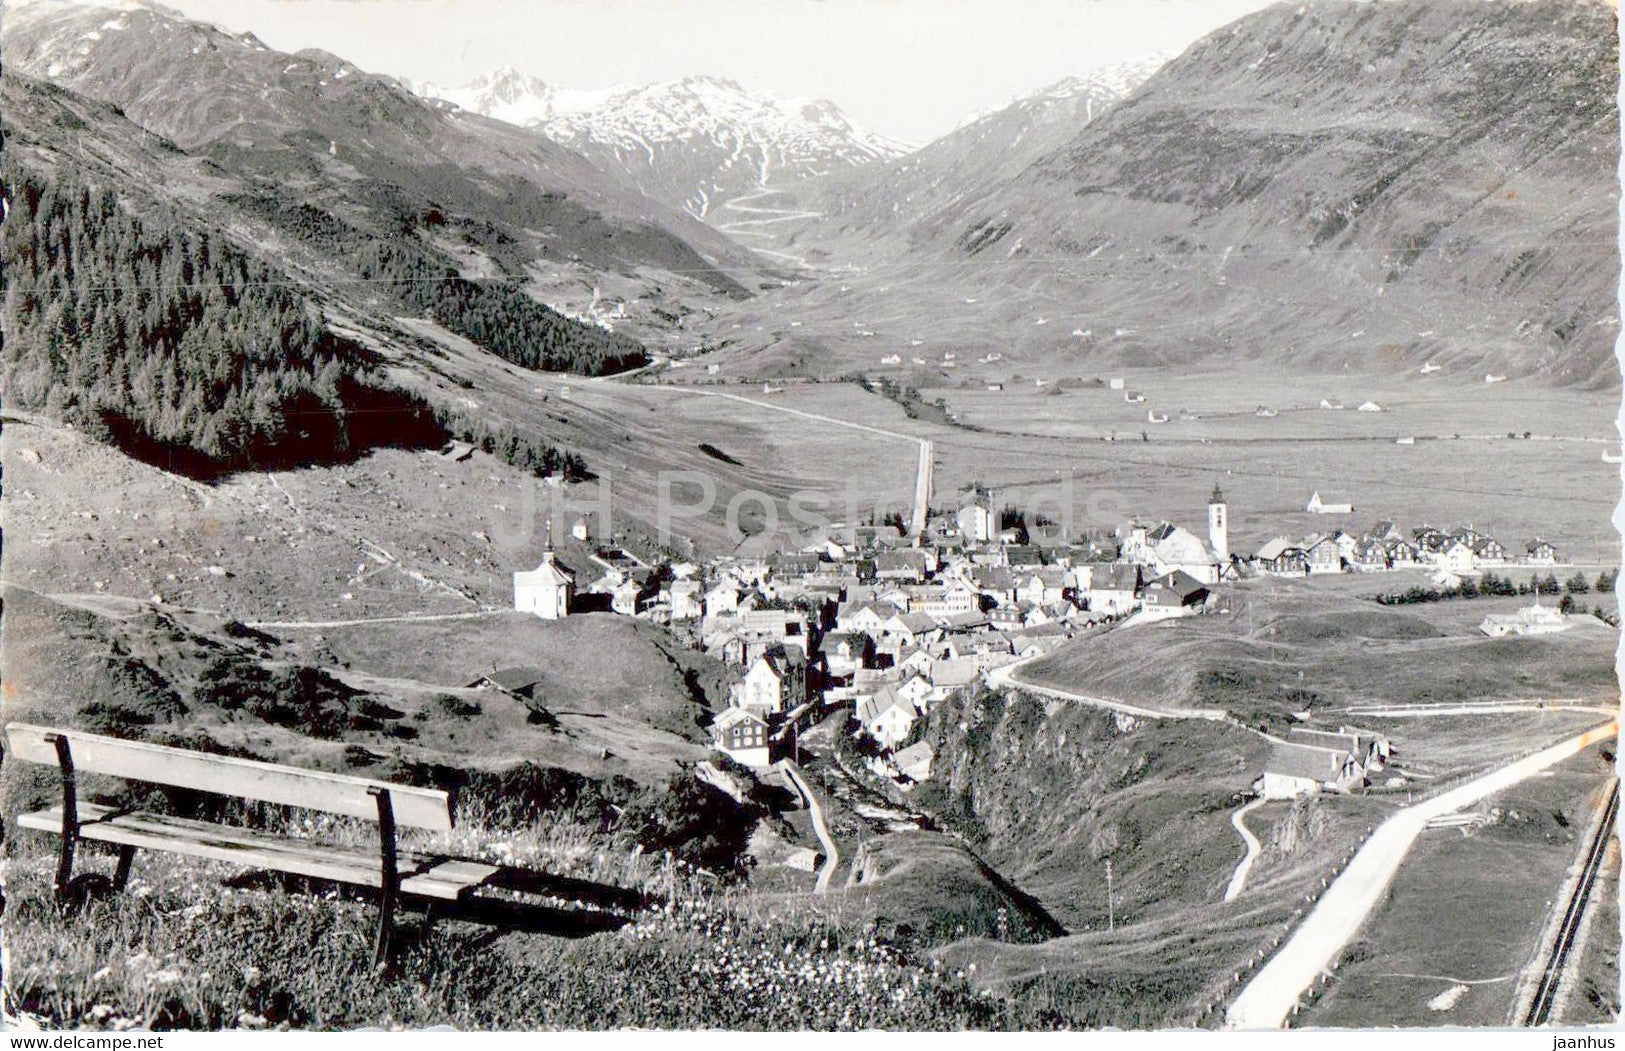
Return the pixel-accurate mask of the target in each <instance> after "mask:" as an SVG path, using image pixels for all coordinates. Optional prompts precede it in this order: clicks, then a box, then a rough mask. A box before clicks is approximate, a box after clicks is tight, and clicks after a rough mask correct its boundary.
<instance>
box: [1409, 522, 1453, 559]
mask: <svg viewBox="0 0 1625 1051" xmlns="http://www.w3.org/2000/svg"><path fill="white" fill-rule="evenodd" d="M1411 539H1413V540H1414V541H1415V542H1416V549H1417V551H1418V552H1419V553H1420V554H1421V555H1422V556H1424V557H1427V556H1432V555H1439V554H1443V553H1444V549H1445V548H1447V547H1449V546H1450V537H1449V536H1447V535H1445V533H1444V532H1443V531H1442V530H1438V529H1434V528H1433V527H1432V526H1422V527H1421V528H1420V529H1413V530H1411Z"/></svg>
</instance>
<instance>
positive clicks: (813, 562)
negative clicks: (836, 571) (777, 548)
mask: <svg viewBox="0 0 1625 1051" xmlns="http://www.w3.org/2000/svg"><path fill="white" fill-rule="evenodd" d="M823 561H824V560H823V559H822V558H820V557H819V556H818V554H817V553H815V552H807V551H794V552H779V553H777V554H775V555H773V556H772V557H771V558H769V559H768V565H769V566H770V567H772V570H773V576H774V578H775V579H777V580H792V579H798V578H800V577H804V576H806V575H807V574H808V573H815V572H817V571H818V567H819V566H821V565H822V564H823Z"/></svg>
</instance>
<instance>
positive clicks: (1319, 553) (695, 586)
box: [481, 486, 1613, 799]
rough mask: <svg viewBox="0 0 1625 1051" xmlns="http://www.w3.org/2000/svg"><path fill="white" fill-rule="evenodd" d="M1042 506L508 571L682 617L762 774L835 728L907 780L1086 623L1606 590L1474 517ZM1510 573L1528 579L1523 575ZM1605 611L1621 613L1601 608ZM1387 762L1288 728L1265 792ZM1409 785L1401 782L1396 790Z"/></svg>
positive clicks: (1326, 781) (1319, 734)
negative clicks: (911, 525)
mask: <svg viewBox="0 0 1625 1051" xmlns="http://www.w3.org/2000/svg"><path fill="white" fill-rule="evenodd" d="M1303 513H1304V515H1305V521H1306V524H1312V523H1314V522H1316V521H1319V520H1323V519H1325V518H1328V517H1331V518H1334V519H1335V520H1336V521H1338V522H1351V521H1352V520H1353V517H1354V513H1355V509H1354V507H1353V505H1352V504H1350V503H1349V502H1347V501H1337V500H1333V501H1328V500H1326V499H1324V498H1323V497H1322V494H1321V493H1320V492H1318V491H1316V492H1314V493H1313V494H1312V495H1311V496H1310V497H1309V499H1308V500H1307V502H1306V503H1305V505H1304V511H1303ZM1025 517H1026V516H1025V515H1024V514H1023V512H1021V511H1020V510H1018V509H1017V508H1015V507H1013V506H1005V507H1000V506H998V504H997V503H996V500H995V494H994V493H993V492H991V491H989V490H987V489H985V488H982V487H980V486H973V487H971V492H970V494H969V496H968V498H967V499H966V501H965V502H964V504H963V506H961V507H960V508H958V509H957V510H956V511H953V512H951V513H950V512H934V513H928V514H926V515H925V516H924V529H923V530H922V532H921V533H920V534H919V535H917V536H912V537H911V536H908V535H906V534H907V530H906V528H905V527H904V526H903V524H902V522H901V518H898V519H897V520H896V523H895V524H882V525H876V524H872V523H870V524H864V525H857V526H852V527H849V528H843V527H841V526H840V525H836V526H832V527H831V528H829V529H827V530H825V531H824V533H825V535H823V536H820V537H818V538H817V539H814V540H812V541H811V542H808V543H802V544H799V545H795V546H794V549H792V550H782V551H778V552H773V553H769V554H765V555H762V556H759V557H748V558H746V557H732V556H730V557H722V558H717V559H714V560H711V561H708V562H705V563H704V564H700V563H697V562H693V561H687V560H674V561H667V562H656V563H654V564H650V563H648V562H645V561H643V560H640V559H639V558H638V557H636V556H635V555H633V554H631V553H629V552H628V551H626V550H624V549H622V548H619V547H614V546H604V545H598V544H595V543H594V542H593V539H594V538H593V536H592V534H591V530H590V529H589V525H588V523H589V519H588V518H586V517H582V518H578V519H577V520H576V521H575V523H574V525H573V527H572V529H571V535H572V539H573V540H575V541H577V542H579V543H581V544H583V545H584V546H583V550H584V551H588V552H590V554H589V556H588V557H589V561H590V564H591V566H592V571H596V572H598V573H599V575H598V576H597V577H596V578H592V577H591V572H592V571H589V572H587V573H581V574H578V573H576V572H574V571H572V570H570V569H569V568H566V567H565V566H564V565H563V564H562V563H561V562H560V561H559V560H558V558H557V557H556V554H555V552H554V549H553V544H552V540H551V532H549V534H548V540H547V547H546V551H545V553H544V554H543V557H542V562H541V564H540V565H538V566H537V567H536V568H535V569H534V570H529V571H519V572H515V573H514V575H513V588H514V608H515V609H516V610H519V611H521V612H528V613H533V614H535V615H536V616H537V617H540V618H542V619H544V620H557V619H560V618H563V617H566V616H569V615H570V614H571V612H572V611H575V612H580V611H584V610H599V611H606V610H607V611H610V612H613V613H615V614H619V615H622V616H626V617H634V618H639V619H645V620H649V621H652V622H654V623H658V624H661V625H663V626H666V627H668V628H670V629H671V630H672V631H673V632H674V633H675V634H676V635H677V636H678V637H679V638H682V639H684V640H685V641H686V642H687V643H688V644H689V645H691V646H692V647H694V648H696V649H699V650H703V651H704V652H705V653H706V654H708V655H710V656H713V657H716V658H718V659H720V660H721V661H722V662H724V663H725V664H726V665H727V667H728V668H730V669H731V670H732V673H733V676H734V680H735V681H733V682H732V683H731V685H730V686H729V687H728V703H727V707H725V708H724V709H722V710H721V711H719V712H717V713H716V714H715V716H714V719H713V721H712V723H711V725H710V728H709V732H710V735H711V740H712V744H713V747H714V748H715V750H716V751H717V752H718V753H720V754H721V755H724V756H726V757H728V758H729V759H731V760H733V761H734V762H737V763H739V764H741V765H742V766H744V767H747V768H750V769H752V770H755V771H757V772H763V773H765V772H767V771H770V770H772V769H773V768H775V767H777V766H779V765H781V764H783V763H784V762H785V761H786V760H789V761H791V762H793V761H794V758H795V757H796V756H798V755H799V745H800V735H801V734H802V733H803V732H804V731H807V730H810V729H812V728H813V727H814V726H816V725H819V724H825V725H826V726H828V727H829V728H830V732H831V733H833V734H837V735H846V736H848V737H849V738H850V739H851V745H854V746H856V747H858V748H861V749H862V750H863V751H864V755H865V758H866V763H867V766H868V768H869V770H870V772H871V773H872V774H873V775H875V776H876V777H878V778H882V779H885V780H886V781H888V782H890V783H892V784H894V785H896V786H897V787H898V788H899V789H900V790H902V791H905V792H906V791H907V790H908V788H909V786H910V785H912V784H915V783H919V782H923V781H926V780H927V779H929V778H930V776H931V770H932V761H933V759H934V758H935V756H934V755H933V752H932V748H931V745H930V744H929V743H928V742H926V741H923V740H919V739H918V737H919V734H918V733H917V727H918V726H919V725H920V723H921V720H922V719H923V718H924V717H925V716H927V715H928V714H929V713H930V712H931V711H932V710H933V708H935V707H936V706H937V705H939V704H941V703H942V702H944V701H945V700H947V699H948V698H950V697H952V696H955V695H956V694H962V693H963V692H965V691H968V690H973V689H976V688H981V687H987V686H989V685H990V684H991V685H1012V684H1015V685H1020V684H1018V683H1014V681H1013V680H1012V674H1013V673H1014V672H1015V671H1016V669H1018V668H1019V667H1020V666H1022V665H1024V664H1027V663H1030V662H1032V661H1034V660H1037V659H1039V658H1041V657H1043V656H1044V655H1045V654H1047V653H1050V652H1051V651H1053V650H1054V649H1056V648H1057V647H1058V646H1060V645H1062V644H1063V643H1065V642H1067V641H1069V640H1071V639H1074V638H1076V637H1079V636H1081V635H1085V634H1098V633H1105V632H1113V631H1118V632H1123V631H1133V630H1136V629H1139V630H1145V629H1144V628H1143V627H1141V626H1144V625H1150V624H1154V623H1157V622H1162V621H1167V620H1169V619H1171V618H1183V617H1195V616H1226V615H1231V610H1230V609H1229V607H1228V605H1227V602H1226V596H1227V589H1228V588H1229V587H1230V586H1231V585H1234V584H1237V583H1239V582H1241V581H1246V580H1258V579H1268V578H1271V577H1277V578H1294V579H1296V578H1316V577H1321V576H1323V575H1326V574H1355V575H1368V579H1370V581H1371V582H1372V584H1373V585H1374V587H1375V586H1376V585H1379V584H1381V583H1383V582H1388V583H1389V584H1391V583H1392V581H1393V580H1394V579H1404V580H1405V581H1406V582H1407V583H1408V584H1409V585H1410V594H1409V595H1406V594H1405V593H1404V592H1403V591H1399V590H1396V591H1392V592H1390V593H1383V594H1377V593H1373V594H1372V595H1371V596H1370V597H1371V598H1372V599H1373V600H1375V601H1378V602H1387V603H1402V602H1406V601H1413V602H1414V601H1428V600H1430V599H1432V600H1437V599H1439V598H1441V597H1456V596H1462V595H1468V596H1476V595H1477V594H1478V593H1479V591H1480V589H1482V593H1483V594H1484V595H1486V596H1489V595H1502V594H1505V595H1527V596H1530V602H1529V604H1528V605H1527V606H1524V607H1521V608H1519V609H1517V610H1516V611H1514V612H1511V613H1492V614H1489V615H1487V616H1486V617H1485V618H1484V619H1483V621H1482V623H1481V624H1480V626H1479V630H1480V631H1482V632H1483V633H1484V634H1485V635H1487V636H1491V637H1503V636H1508V635H1538V634H1548V633H1554V632H1560V631H1563V630H1565V629H1566V628H1567V627H1568V626H1569V619H1570V617H1571V616H1572V615H1579V614H1585V615H1590V614H1587V613H1586V611H1585V610H1584V609H1583V608H1578V609H1575V600H1574V597H1573V594H1571V592H1574V593H1584V592H1585V591H1587V590H1589V589H1590V586H1591V584H1590V582H1589V581H1588V579H1587V578H1586V577H1585V575H1584V574H1583V573H1581V574H1578V575H1577V577H1576V578H1574V579H1573V580H1570V581H1568V582H1566V583H1559V581H1558V580H1557V578H1556V577H1555V576H1554V575H1553V574H1554V572H1555V570H1556V568H1557V567H1559V566H1560V565H1562V564H1563V561H1564V560H1563V557H1562V555H1561V553H1560V552H1559V551H1558V550H1557V549H1556V547H1555V546H1554V545H1552V544H1551V543H1549V542H1547V541H1544V540H1542V539H1540V538H1538V537H1536V538H1534V539H1531V540H1529V541H1528V542H1527V543H1514V544H1511V545H1508V544H1503V543H1501V542H1500V541H1498V540H1497V539H1496V538H1494V537H1492V536H1490V535H1488V534H1487V533H1485V532H1483V531H1481V530H1478V529H1474V528H1472V527H1471V526H1464V527H1459V528H1454V529H1450V530H1445V529H1439V528H1434V527H1432V526H1425V525H1424V526H1419V527H1415V528H1412V529H1410V530H1406V529H1404V528H1402V527H1401V526H1400V525H1398V524H1397V523H1395V522H1394V521H1392V520H1386V519H1385V520H1381V521H1378V522H1376V523H1375V524H1373V525H1372V526H1371V527H1370V528H1368V529H1364V530H1359V531H1357V532H1356V531H1353V527H1348V528H1336V527H1334V528H1331V529H1327V530H1322V531H1311V532H1308V533H1307V534H1306V535H1304V536H1301V537H1285V536H1277V537H1273V538H1271V539H1270V540H1268V541H1266V542H1265V543H1263V544H1262V545H1260V546H1259V547H1258V548H1257V549H1256V551H1254V552H1253V553H1252V554H1246V553H1243V552H1241V551H1237V550H1233V549H1232V543H1231V537H1230V532H1229V530H1230V509H1229V506H1228V504H1227V503H1226V500H1225V496H1224V493H1223V492H1222V490H1221V489H1220V488H1219V487H1218V486H1215V487H1214V488H1213V491H1212V493H1211V495H1210V497H1209V499H1208V503H1207V523H1206V530H1205V532H1206V536H1205V538H1204V537H1202V536H1200V535H1198V534H1197V533H1196V532H1193V531H1192V530H1191V529H1188V528H1186V527H1185V526H1183V525H1179V524H1175V523H1171V522H1166V521H1161V522H1155V523H1152V522H1145V521H1130V522H1127V523H1125V524H1123V525H1121V526H1119V527H1118V528H1116V529H1113V530H1105V531H1101V532H1100V533H1098V534H1096V535H1093V536H1084V537H1078V538H1074V539H1067V538H1065V537H1055V538H1053V539H1052V542H1050V543H1045V542H1043V541H1044V539H1045V534H1046V533H1047V532H1054V530H1046V529H1045V528H1044V526H1043V525H1040V524H1038V523H1037V522H1035V524H1034V526H1033V527H1031V528H1029V526H1028V525H1027V523H1026V521H1025ZM1045 524H1046V525H1047V523H1045ZM804 539H805V538H804ZM1514 569H1516V570H1519V571H1520V572H1521V574H1522V576H1523V580H1522V581H1521V582H1518V583H1514V582H1513V580H1512V577H1511V571H1512V570H1514ZM1498 572H1500V573H1506V574H1507V576H1505V577H1502V576H1499V575H1498ZM1543 572H1544V575H1543ZM589 578H590V579H589ZM1423 585H1426V587H1423ZM1596 585H1597V588H1598V590H1601V591H1608V590H1611V589H1612V586H1613V579H1612V577H1611V576H1610V575H1609V574H1607V573H1603V574H1601V575H1600V576H1599V577H1598V578H1597V581H1596ZM1543 587H1544V588H1545V596H1546V598H1545V600H1544V601H1543V600H1542V588H1543ZM1559 595H1561V598H1559ZM1571 609H1573V610H1574V612H1572V613H1571ZM1595 615H1596V616H1597V617H1598V618H1605V617H1607V616H1609V614H1605V613H1603V612H1602V610H1601V607H1600V606H1599V607H1597V608H1596V614H1595ZM536 678H537V676H527V675H526V674H525V670H524V669H508V670H506V671H498V672H495V673H493V675H491V676H487V677H484V678H483V679H482V680H481V681H482V682H484V683H486V684H489V685H495V686H498V687H503V688H510V687H516V688H517V689H519V690H523V689H524V687H526V686H527V685H529V683H530V682H533V681H535V679H536ZM1308 714H1309V713H1307V712H1305V713H1304V716H1305V717H1306V718H1307V716H1308ZM1389 753H1390V745H1389V742H1388V741H1387V740H1386V738H1384V737H1382V736H1381V735H1380V734H1376V733H1373V732H1370V731H1363V730H1360V729H1359V728H1356V727H1350V726H1346V725H1339V726H1336V727H1314V726H1308V725H1305V726H1292V727H1290V728H1289V729H1288V731H1287V734H1286V736H1285V738H1282V739H1275V745H1274V749H1273V751H1272V753H1271V755H1270V758H1269V760H1268V763H1267V765H1266V766H1265V767H1264V768H1263V769H1262V770H1261V771H1259V773H1258V778H1257V780H1256V781H1255V786H1254V787H1255V789H1256V790H1257V791H1258V792H1259V794H1260V795H1261V796H1262V797H1263V798H1271V799H1280V798H1291V797H1294V796H1299V795H1303V794H1305V793H1311V794H1312V793H1318V792H1322V791H1336V792H1349V791H1357V790H1361V789H1364V788H1366V787H1367V786H1369V785H1371V784H1372V783H1373V782H1374V780H1375V779H1376V778H1377V776H1378V775H1379V774H1380V773H1381V772H1382V770H1383V767H1384V761H1385V760H1386V759H1387V757H1388V756H1389ZM1403 784H1404V779H1403V778H1394V779H1390V780H1389V783H1388V787H1389V788H1393V787H1395V786H1402V785H1403Z"/></svg>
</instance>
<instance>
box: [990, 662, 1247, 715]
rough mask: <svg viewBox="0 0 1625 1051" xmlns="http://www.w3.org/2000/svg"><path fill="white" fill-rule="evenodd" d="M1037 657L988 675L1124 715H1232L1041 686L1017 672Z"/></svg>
mask: <svg viewBox="0 0 1625 1051" xmlns="http://www.w3.org/2000/svg"><path fill="white" fill-rule="evenodd" d="M1037 659H1038V658H1037V657H1028V658H1027V659H1026V660H1019V661H1016V662H1015V663H1014V664H1006V665H1005V666H1004V667H1002V668H995V669H993V670H992V671H990V672H988V674H987V682H988V685H989V686H991V687H993V688H994V689H1000V688H1002V687H1005V686H1013V687H1015V688H1017V689H1021V690H1027V691H1028V692H1030V693H1036V694H1040V695H1042V696H1044V697H1053V698H1055V699H1057V700H1062V701H1077V702H1078V703H1079V704H1088V705H1093V706H1094V707H1096V708H1109V709H1111V710H1112V711H1114V712H1122V713H1123V714H1124V715H1137V716H1139V717H1140V718H1142V719H1207V720H1210V721H1213V722H1218V721H1222V720H1224V719H1228V718H1229V713H1228V712H1226V711H1224V710H1223V709H1220V708H1145V707H1142V706H1140V705H1138V704H1129V703H1128V702H1127V701H1118V700H1113V699H1112V698H1110V697H1093V696H1090V695H1089V694H1085V693H1073V692H1071V691H1070V690H1058V689H1056V688H1055V687H1053V686H1039V685H1037V684H1036V683H1032V682H1028V681H1027V680H1025V679H1018V678H1016V671H1017V670H1018V669H1019V668H1021V667H1022V665H1024V664H1026V663H1027V662H1028V661H1033V660H1037Z"/></svg>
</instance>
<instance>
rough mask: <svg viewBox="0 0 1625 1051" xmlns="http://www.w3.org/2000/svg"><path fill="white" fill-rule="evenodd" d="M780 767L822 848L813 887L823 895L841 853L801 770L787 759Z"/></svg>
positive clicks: (838, 862)
mask: <svg viewBox="0 0 1625 1051" xmlns="http://www.w3.org/2000/svg"><path fill="white" fill-rule="evenodd" d="M781 765H782V767H783V769H784V773H785V776H787V777H789V778H790V781H791V783H792V784H794V785H795V786H796V791H797V792H800V793H801V798H802V799H804V800H806V802H807V815H808V816H809V817H811V818H812V827H813V832H814V833H815V834H816V835H817V836H818V842H819V843H821V844H823V847H824V864H823V867H821V868H820V869H819V870H818V882H817V883H816V884H814V887H813V889H814V890H816V891H817V892H818V893H820V894H823V893H824V892H826V891H828V890H829V881H830V880H831V879H832V878H833V877H834V875H835V870H836V868H838V867H839V866H840V864H841V852H840V851H839V850H837V849H836V847H835V837H834V836H831V835H830V834H829V825H827V824H825V823H824V807H823V804H821V803H819V802H818V797H817V796H815V795H813V790H812V786H811V785H809V784H807V781H806V779H805V778H803V777H802V776H801V768H800V767H798V766H797V765H796V764H795V763H793V762H791V761H790V760H788V759H785V760H783V762H782V764H781Z"/></svg>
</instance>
